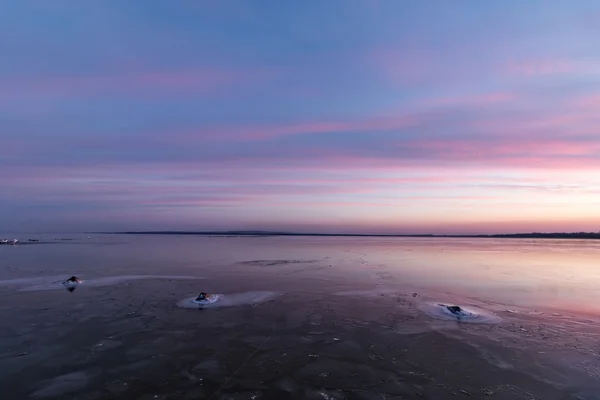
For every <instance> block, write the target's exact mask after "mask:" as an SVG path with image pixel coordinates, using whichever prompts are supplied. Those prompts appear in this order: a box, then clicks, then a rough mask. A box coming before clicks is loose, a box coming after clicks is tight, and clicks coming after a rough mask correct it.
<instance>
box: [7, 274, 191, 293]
mask: <svg viewBox="0 0 600 400" xmlns="http://www.w3.org/2000/svg"><path fill="white" fill-rule="evenodd" d="M67 278H68V276H65V275H53V276H39V277H32V278H20V279H9V280H3V281H0V287H9V288H16V289H17V290H19V291H24V292H32V291H44V290H62V289H64V288H65V286H67V287H68V286H69V285H68V284H64V285H63V282H64V281H65V280H66V279H67ZM142 279H186V280H187V279H203V278H201V277H197V276H183V275H119V276H105V277H101V278H91V279H85V280H84V281H85V286H86V287H100V286H111V285H118V284H120V283H124V282H128V281H134V280H142ZM75 286H78V284H75Z"/></svg>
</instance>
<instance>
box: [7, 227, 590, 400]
mask: <svg viewBox="0 0 600 400" xmlns="http://www.w3.org/2000/svg"><path fill="white" fill-rule="evenodd" d="M30 237H35V238H39V239H40V242H39V243H33V244H27V243H25V244H23V245H17V246H6V245H3V246H0V299H1V301H0V316H1V320H0V321H1V322H0V327H1V330H0V334H1V335H2V340H1V342H0V387H1V388H2V389H3V390H2V393H3V398H8V399H13V398H14V399H23V398H65V397H68V398H77V399H102V398H122V399H132V398H140V399H142V398H148V399H150V398H165V399H167V398H169V399H170V398H173V399H175V398H190V399H191V398H194V399H197V398H213V399H221V398H223V399H225V398H227V399H229V398H231V399H238V398H239V399H242V398H248V399H250V398H254V399H271V398H272V399H285V398H290V399H295V398H299V399H300V398H309V399H311V398H315V399H329V398H331V399H338V398H339V399H344V398H348V399H377V398H426V399H440V398H442V399H443V398H472V397H473V396H475V397H476V398H477V397H484V398H487V397H489V398H492V399H533V398H539V399H565V398H573V399H577V398H580V399H598V398H600V397H598V395H597V393H600V384H599V383H598V382H599V381H600V358H599V357H600V354H599V352H600V346H599V345H598V343H599V340H598V339H600V337H599V335H600V304H599V303H597V302H595V301H594V299H595V298H596V297H597V295H598V293H600V268H598V266H599V265H600V242H596V241H583V240H533V239H441V238H440V239H436V238H365V237H361V238H335V237H227V238H225V237H202V236H175V235H168V236H137V235H136V236H132V235H93V236H91V237H90V238H88V235H73V234H71V235H67V234H65V235H45V236H40V235H38V236H30ZM60 238H63V239H73V240H56V239H60ZM21 239H22V240H23V239H25V240H26V239H27V237H22V238H21ZM71 275H75V276H77V277H80V278H82V279H83V283H81V284H80V285H79V286H78V287H77V290H75V291H73V292H71V293H70V292H67V291H66V290H64V287H63V286H62V285H61V282H62V281H63V280H64V279H66V278H68V277H70V276H71ZM200 291H205V292H207V293H217V294H219V301H217V302H215V303H214V304H211V305H210V307H209V306H202V305H199V306H198V307H195V303H193V300H194V298H195V297H196V296H197V295H198V293H199V292H200ZM448 305H455V306H460V307H461V312H462V314H461V318H457V317H456V315H455V314H453V313H452V312H449V311H448V309H447V307H446V306H448ZM5 394H8V397H6V395H5ZM419 396H420V397H419Z"/></svg>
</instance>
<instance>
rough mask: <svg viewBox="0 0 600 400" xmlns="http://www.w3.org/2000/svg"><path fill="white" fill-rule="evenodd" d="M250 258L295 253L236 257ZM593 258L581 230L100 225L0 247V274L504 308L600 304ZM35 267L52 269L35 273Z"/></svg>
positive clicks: (594, 245)
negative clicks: (204, 232) (497, 235)
mask: <svg viewBox="0 0 600 400" xmlns="http://www.w3.org/2000/svg"><path fill="white" fill-rule="evenodd" d="M107 244H114V245H110V246H107ZM255 260H275V261H277V260H282V261H285V260H288V261H304V262H301V263H298V262H287V263H286V262H282V263H278V262H270V263H268V266H264V265H262V264H261V265H262V266H261V265H252V263H250V264H248V263H243V262H245V261H255ZM599 265H600V242H596V241H583V240H581V241H580V240H516V239H501V240H498V239H495V240H492V239H444V238H439V239H432V238H366V237H365V238H362V237H359V238H332V237H262V238H208V237H195V236H119V235H116V236H112V237H110V236H106V235H104V236H92V238H91V239H89V240H88V239H87V238H86V239H85V240H79V241H75V242H71V243H69V244H64V243H56V244H39V245H38V244H34V245H27V246H25V245H24V246H14V247H13V246H3V247H0V281H9V280H13V283H15V284H16V283H18V282H19V281H18V280H15V279H31V280H32V281H31V282H29V283H30V284H33V283H34V282H35V285H40V288H41V287H42V286H46V285H48V284H52V282H54V281H58V282H61V281H62V280H64V279H66V278H68V277H69V276H71V275H73V274H75V275H77V276H82V277H83V278H84V279H85V280H86V285H85V286H86V288H87V287H89V288H90V289H91V286H93V283H94V282H95V281H94V280H98V281H97V282H96V283H97V284H99V285H104V284H120V282H121V281H122V280H123V279H125V280H131V279H128V277H129V278H131V277H137V276H140V275H145V276H146V275H156V276H170V277H176V276H186V277H187V276H190V277H205V278H207V279H206V280H204V281H202V282H204V283H203V284H202V285H199V286H198V290H199V291H200V290H209V291H212V292H216V293H219V292H220V293H237V292H245V291H262V290H272V291H281V292H290V291H305V292H307V291H311V290H312V291H314V292H318V291H320V290H321V288H320V286H323V285H318V284H317V283H319V282H321V283H327V285H329V286H328V287H330V290H331V292H334V291H335V292H339V291H343V290H370V289H373V288H375V287H378V288H380V289H389V290H400V291H407V292H412V291H413V289H414V290H416V291H419V290H422V291H424V292H425V291H426V292H428V293H438V292H443V293H448V294H451V295H456V296H458V297H460V296H466V297H471V298H477V299H480V300H483V301H489V302H499V303H503V304H506V305H507V306H510V307H507V308H518V307H526V308H539V307H551V308H557V309H569V310H573V311H581V312H596V313H599V314H600V305H596V303H594V302H590V299H593V298H595V297H596V296H597V294H598V293H599V292H600V268H598V266H599ZM217 276H218V277H219V278H225V279H227V280H228V281H229V282H230V283H228V285H227V287H222V285H219V286H216V287H214V286H210V285H213V284H212V282H213V280H212V278H215V277H217ZM44 277H49V278H48V279H50V278H51V279H50V280H49V281H48V282H46V281H47V280H48V279H46V280H45V281H40V279H41V280H44V279H45V278H44ZM134 280H135V279H134ZM113 281H114V282H113ZM182 282H183V281H182ZM21 283H23V282H21ZM206 285H209V286H208V287H206ZM22 286H30V285H21V284H18V285H13V284H11V285H2V287H3V288H2V290H11V289H10V288H11V287H12V288H17V287H20V288H22ZM50 286H55V285H50ZM57 286H58V287H60V285H57ZM86 290H87V289H86ZM182 295H183V296H182V297H181V298H184V297H185V296H186V295H187V293H185V294H183V293H182ZM445 298H447V297H444V296H442V298H436V299H433V298H432V297H431V299H432V300H440V301H442V300H444V299H445ZM451 298H456V297H452V296H451Z"/></svg>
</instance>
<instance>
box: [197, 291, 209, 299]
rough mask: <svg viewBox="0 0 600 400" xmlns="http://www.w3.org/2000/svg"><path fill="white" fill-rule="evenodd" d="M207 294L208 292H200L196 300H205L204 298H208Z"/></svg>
mask: <svg viewBox="0 0 600 400" xmlns="http://www.w3.org/2000/svg"><path fill="white" fill-rule="evenodd" d="M207 296H208V293H204V292H200V294H199V295H198V297H196V301H204V300H206V297H207Z"/></svg>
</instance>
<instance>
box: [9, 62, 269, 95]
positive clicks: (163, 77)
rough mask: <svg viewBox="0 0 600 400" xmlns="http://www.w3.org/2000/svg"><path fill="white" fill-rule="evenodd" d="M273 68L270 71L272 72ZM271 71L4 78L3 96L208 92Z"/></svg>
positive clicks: (249, 79) (173, 72) (187, 71)
mask: <svg viewBox="0 0 600 400" xmlns="http://www.w3.org/2000/svg"><path fill="white" fill-rule="evenodd" d="M272 72H273V71H270V73H272ZM266 76H268V74H267V71H261V70H257V71H243V70H232V69H229V70H228V69H216V68H196V69H191V70H181V71H140V72H127V73H124V74H121V75H112V76H85V77H47V78H42V79H40V78H35V79H11V80H9V81H0V87H2V95H3V96H7V95H11V96H22V95H23V94H25V95H52V96H62V95H72V94H74V95H93V94H103V93H115V92H116V93H122V92H134V91H139V90H161V91H176V92H179V93H180V92H198V91H200V92H206V91H213V90H215V89H217V88H220V87H224V86H231V85H234V84H240V83H244V82H253V81H255V80H256V79H257V78H261V77H263V78H264V77H266Z"/></svg>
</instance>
